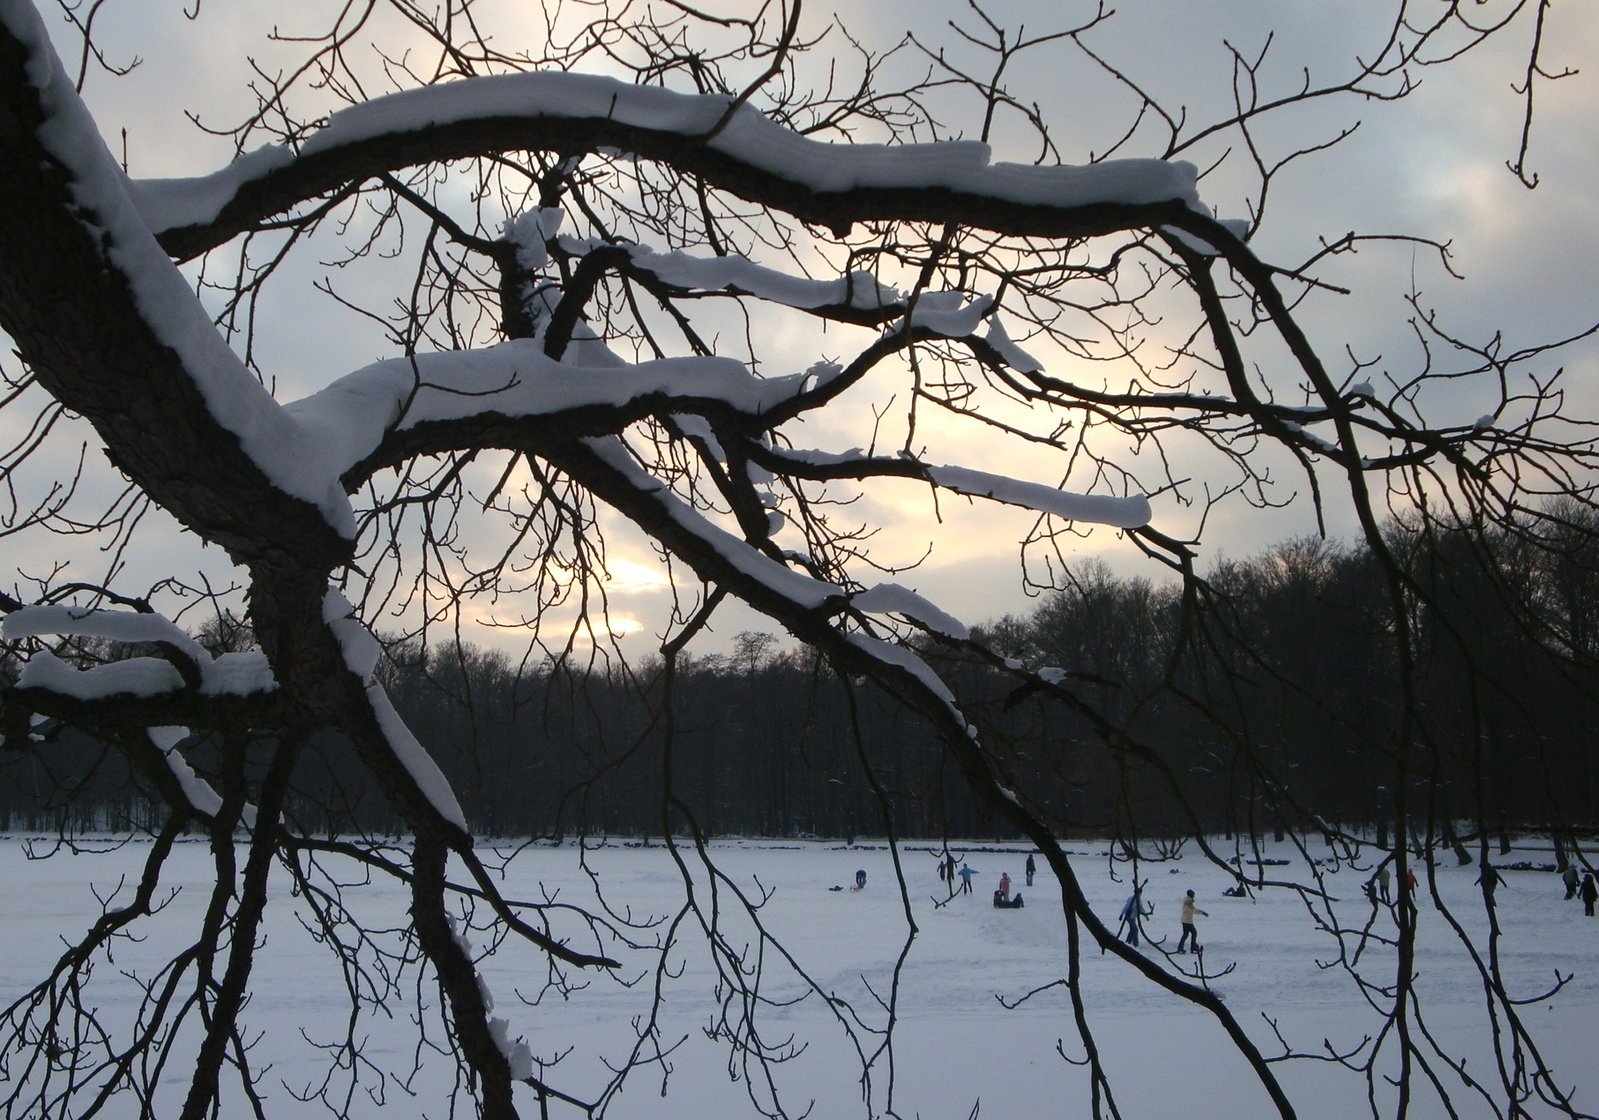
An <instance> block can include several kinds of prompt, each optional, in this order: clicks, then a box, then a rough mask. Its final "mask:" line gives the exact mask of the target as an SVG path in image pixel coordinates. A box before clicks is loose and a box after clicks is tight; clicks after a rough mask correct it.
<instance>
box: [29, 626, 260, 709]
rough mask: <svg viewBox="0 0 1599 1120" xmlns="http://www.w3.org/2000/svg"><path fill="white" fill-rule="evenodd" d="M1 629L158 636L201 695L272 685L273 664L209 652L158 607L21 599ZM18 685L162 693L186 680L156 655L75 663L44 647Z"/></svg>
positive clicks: (33, 634) (98, 694) (96, 694)
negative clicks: (191, 670)
mask: <svg viewBox="0 0 1599 1120" xmlns="http://www.w3.org/2000/svg"><path fill="white" fill-rule="evenodd" d="M0 633H4V635H5V637H6V638H8V639H11V640H17V639H21V638H40V637H46V636H50V635H55V636H59V637H78V638H104V639H107V640H108V641H115V642H126V643H128V644H140V643H161V644H164V645H167V646H170V647H172V648H173V649H175V650H177V651H178V652H179V653H180V654H181V655H182V656H184V657H185V658H187V659H188V660H189V662H190V663H192V664H193V665H194V667H195V669H196V670H197V671H198V672H199V674H200V689H199V691H200V694H201V695H202V696H249V695H253V694H256V693H262V692H271V691H273V690H275V689H276V688H277V682H276V681H275V680H274V679H273V677H272V667H271V665H269V664H268V662H267V659H266V656H265V655H264V654H262V653H260V652H258V651H254V650H247V651H243V652H239V653H224V654H219V655H218V656H216V657H212V656H211V654H210V653H208V652H207V651H206V649H205V647H204V646H202V645H200V643H199V642H197V641H195V640H194V638H193V637H191V636H190V635H189V634H188V633H187V632H186V631H185V630H184V629H183V628H182V627H180V626H178V625H177V623H175V622H173V621H172V620H171V619H169V618H166V617H165V616H163V615H159V614H148V613H142V612H141V613H136V612H133V611H112V610H97V609H87V608H83V607H73V606H66V605H62V604H47V605H43V606H30V607H23V608H21V609H20V610H17V611H13V612H12V613H11V614H9V615H7V616H6V618H5V620H4V622H3V623H0ZM17 683H18V684H19V685H21V686H23V687H32V688H41V689H47V690H49V691H51V692H56V693H59V694H61V695H63V696H69V697H71V698H73V699H76V700H100V699H104V698H106V697H108V696H123V695H126V696H160V695H163V694H165V693H171V692H179V691H182V689H183V688H184V687H185V685H184V681H183V675H182V674H181V673H180V672H179V671H178V669H177V668H176V667H175V666H174V665H172V664H171V662H169V661H166V660H164V659H162V658H159V657H129V658H126V659H124V660H121V661H114V662H111V663H110V664H107V665H95V666H91V667H90V668H87V669H76V668H73V667H72V666H71V665H68V664H67V663H66V662H64V661H62V660H61V659H60V658H58V657H56V656H55V655H54V654H52V653H51V652H50V651H49V650H39V651H37V652H35V653H34V654H33V655H32V656H31V657H30V658H29V661H28V664H27V665H26V666H24V667H23V670H22V673H21V675H20V676H19V678H18V682H17Z"/></svg>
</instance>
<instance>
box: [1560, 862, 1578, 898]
mask: <svg viewBox="0 0 1599 1120" xmlns="http://www.w3.org/2000/svg"><path fill="white" fill-rule="evenodd" d="M1560 880H1561V882H1563V883H1565V884H1566V901H1567V902H1570V901H1571V900H1572V899H1574V898H1576V897H1577V865H1576V864H1574V863H1568V864H1566V869H1565V870H1564V871H1562V872H1561V873H1560Z"/></svg>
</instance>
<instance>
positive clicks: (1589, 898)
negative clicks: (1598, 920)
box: [1577, 871, 1599, 918]
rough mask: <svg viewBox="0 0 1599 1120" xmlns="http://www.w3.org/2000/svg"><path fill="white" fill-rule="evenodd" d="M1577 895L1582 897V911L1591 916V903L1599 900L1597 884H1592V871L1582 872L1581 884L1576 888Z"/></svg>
mask: <svg viewBox="0 0 1599 1120" xmlns="http://www.w3.org/2000/svg"><path fill="white" fill-rule="evenodd" d="M1577 897H1578V898H1580V899H1582V912H1583V913H1584V914H1586V915H1588V917H1590V918H1591V917H1593V904H1594V902H1595V901H1596V900H1599V886H1595V885H1594V881H1593V872H1592V871H1584V872H1583V873H1582V886H1580V887H1578V888H1577Z"/></svg>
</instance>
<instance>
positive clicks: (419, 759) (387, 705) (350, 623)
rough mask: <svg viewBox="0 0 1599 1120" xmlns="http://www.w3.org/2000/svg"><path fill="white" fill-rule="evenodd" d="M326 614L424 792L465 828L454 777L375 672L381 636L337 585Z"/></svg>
mask: <svg viewBox="0 0 1599 1120" xmlns="http://www.w3.org/2000/svg"><path fill="white" fill-rule="evenodd" d="M322 619H323V621H324V622H326V623H327V624H328V629H329V630H331V631H332V632H333V637H334V638H335V640H337V641H338V643H339V648H340V650H341V651H342V652H343V654H344V663H345V665H346V666H348V667H349V669H350V671H351V672H352V673H354V674H355V675H356V676H358V677H360V678H361V680H362V682H363V684H364V685H365V688H366V698H367V703H368V704H370V705H371V707H372V715H373V717H374V718H375V719H376V720H377V723H378V728H379V730H381V731H382V733H383V738H384V741H385V742H387V743H388V745H389V749H390V750H391V751H392V752H393V753H394V757H395V758H396V759H398V760H399V763H400V765H401V766H403V767H405V770H406V773H408V774H410V775H411V780H412V781H414V782H416V785H417V788H418V789H419V790H421V791H422V796H423V797H425V798H427V800H428V803H429V804H430V805H432V806H433V808H434V810H435V811H436V812H437V813H438V814H439V816H441V817H443V818H444V819H445V820H447V821H449V822H450V823H451V824H453V825H455V826H456V827H457V828H459V829H461V830H462V831H463V832H464V831H465V830H466V814H465V813H464V812H462V811H461V802H460V800H459V799H458V798H457V797H456V796H455V791H454V790H453V789H451V788H450V781H449V779H448V778H446V777H445V776H444V771H443V770H441V769H439V764H438V763H437V762H436V761H435V760H434V758H433V756H432V755H431V754H429V753H428V751H427V748H426V747H424V746H423V745H422V743H421V741H420V740H418V739H417V737H416V736H415V735H414V734H412V732H411V729H410V728H409V727H407V726H406V723H405V720H403V719H402V718H400V713H399V712H397V711H395V708H394V702H393V701H392V700H390V699H389V694H388V692H387V690H385V689H384V687H383V686H382V685H381V684H380V683H378V681H377V679H376V678H375V677H374V676H373V675H372V674H373V673H374V671H375V670H376V669H377V663H378V658H379V656H380V655H381V653H382V647H381V646H380V645H379V644H378V640H377V638H376V637H374V636H373V634H372V631H371V630H370V629H369V628H368V627H367V625H366V624H365V623H363V622H362V621H361V620H360V619H359V618H357V617H356V616H355V608H354V607H353V606H351V605H350V601H349V600H348V599H346V598H345V597H344V593H343V592H341V591H340V590H339V589H338V588H336V587H330V588H328V591H327V594H326V595H325V596H324V597H323V599H322Z"/></svg>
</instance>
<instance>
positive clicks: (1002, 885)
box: [999, 871, 1010, 902]
mask: <svg viewBox="0 0 1599 1120" xmlns="http://www.w3.org/2000/svg"><path fill="white" fill-rule="evenodd" d="M999 897H1000V898H1001V899H1002V900H1003V901H1005V902H1009V901H1010V872H1009V871H1006V872H1004V873H1002V874H1001V875H1000V877H999Z"/></svg>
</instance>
